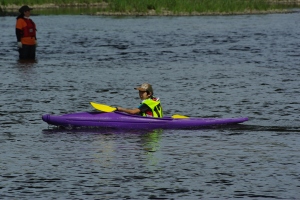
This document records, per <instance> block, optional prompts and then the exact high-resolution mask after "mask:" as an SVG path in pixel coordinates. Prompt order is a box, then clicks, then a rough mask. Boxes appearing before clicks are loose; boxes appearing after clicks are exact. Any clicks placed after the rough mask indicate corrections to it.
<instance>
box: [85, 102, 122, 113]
mask: <svg viewBox="0 0 300 200" xmlns="http://www.w3.org/2000/svg"><path fill="white" fill-rule="evenodd" d="M90 104H91V105H92V106H93V107H94V108H95V109H96V110H100V111H102V112H114V111H115V110H116V108H114V107H111V106H108V105H104V104H100V103H95V102H90Z"/></svg>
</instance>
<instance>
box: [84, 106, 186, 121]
mask: <svg viewBox="0 0 300 200" xmlns="http://www.w3.org/2000/svg"><path fill="white" fill-rule="evenodd" d="M90 104H91V105H92V106H93V107H94V108H95V109H96V110H100V111H102V112H114V111H116V110H117V109H116V108H115V107H111V106H108V105H104V104H100V103H95V102H90ZM172 118H174V119H185V118H189V117H187V116H184V115H178V114H176V115H173V116H172Z"/></svg>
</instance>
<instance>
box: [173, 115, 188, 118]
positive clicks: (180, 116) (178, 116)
mask: <svg viewBox="0 0 300 200" xmlns="http://www.w3.org/2000/svg"><path fill="white" fill-rule="evenodd" d="M172 118H175V119H186V118H189V117H187V116H184V115H177V114H176V115H172Z"/></svg>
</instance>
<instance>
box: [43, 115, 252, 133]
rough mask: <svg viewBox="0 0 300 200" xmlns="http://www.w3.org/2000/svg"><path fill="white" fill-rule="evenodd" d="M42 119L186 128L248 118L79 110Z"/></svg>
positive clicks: (81, 124)
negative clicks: (148, 115)
mask: <svg viewBox="0 0 300 200" xmlns="http://www.w3.org/2000/svg"><path fill="white" fill-rule="evenodd" d="M42 119H43V121H45V122H47V123H48V124H51V125H56V126H63V127H104V128H119V129H157V128H162V129H188V128H201V127H208V126H218V125H228V124H238V123H242V122H245V121H247V120H248V118H246V117H241V118H184V119H176V118H175V119H174V118H172V117H163V118H152V117H142V116H138V115H130V114H126V113H121V112H110V113H104V112H81V113H71V114H65V115H50V114H45V115H43V116H42Z"/></svg>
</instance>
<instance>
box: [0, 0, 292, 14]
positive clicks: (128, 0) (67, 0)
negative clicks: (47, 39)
mask: <svg viewBox="0 0 300 200" xmlns="http://www.w3.org/2000/svg"><path fill="white" fill-rule="evenodd" d="M0 1H1V5H2V6H7V5H12V4H15V5H24V4H26V5H29V6H32V5H43V4H55V5H59V6H65V5H75V4H76V3H82V4H90V3H101V2H106V3H108V7H107V8H103V9H102V11H103V12H122V13H147V12H149V11H155V12H156V13H157V14H160V13H163V12H165V11H170V12H172V13H173V14H180V13H188V14H191V13H229V14H230V13H237V12H249V11H267V10H274V9H277V10H282V9H285V8H289V7H293V6H288V5H283V4H280V3H276V2H279V1H278V0H275V3H272V4H271V3H269V2H270V1H268V0H75V1H74V0H26V1H24V0H0Z"/></svg>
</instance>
